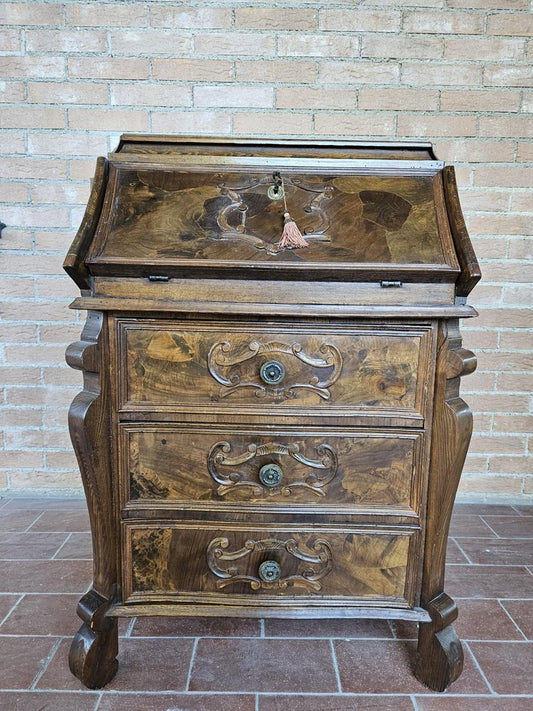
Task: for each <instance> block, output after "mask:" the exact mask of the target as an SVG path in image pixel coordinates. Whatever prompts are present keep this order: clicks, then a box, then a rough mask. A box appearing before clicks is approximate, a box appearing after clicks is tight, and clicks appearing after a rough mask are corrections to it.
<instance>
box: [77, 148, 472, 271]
mask: <svg viewBox="0 0 533 711" xmlns="http://www.w3.org/2000/svg"><path fill="white" fill-rule="evenodd" d="M397 153H398V155H399V156H400V157H396V158H395V159H394V160H391V159H383V158H382V157H379V158H376V159H372V158H368V157H367V158H364V159H361V158H359V157H346V155H347V154H346V152H345V153H344V154H343V157H341V158H339V157H337V156H335V155H333V156H330V157H325V156H324V152H323V151H322V152H321V154H319V155H317V156H315V157H313V156H312V155H309V154H308V155H307V156H305V157H301V156H286V155H274V156H268V155H267V156H265V155H259V156H255V155H250V154H249V155H218V154H210V153H209V152H208V150H205V151H204V152H203V153H202V154H198V153H193V152H191V153H187V152H184V151H182V152H181V153H167V154H161V153H153V154H150V153H129V152H120V153H115V154H111V156H110V170H109V180H108V184H107V189H106V195H105V199H104V204H103V208H102V214H101V217H100V221H99V224H98V228H97V230H96V234H95V239H94V240H93V244H92V245H91V248H90V250H89V253H88V255H87V257H88V258H87V265H88V268H89V270H90V272H91V273H92V274H97V275H121V276H148V275H151V274H161V275H168V276H187V275H194V274H198V273H200V272H201V273H203V274H204V275H209V274H211V275H216V274H217V273H218V274H220V273H223V274H227V275H230V274H233V275H238V276H240V277H242V276H244V275H245V274H246V273H250V276H251V275H252V274H253V278H265V279H277V278H283V279H285V278H296V279H299V278H300V279H301V278H305V279H308V278H311V279H327V280H329V279H339V280H352V279H353V280H375V279H376V278H377V279H380V278H381V279H386V278H402V279H404V280H406V281H448V282H454V281H456V279H457V275H458V273H459V271H460V270H459V264H458V261H457V257H456V253H455V248H454V243H453V237H452V234H451V231H450V224H449V220H448V217H447V212H446V204H445V196H444V188H443V180H442V171H443V164H442V163H440V162H439V161H436V160H431V159H427V160H412V159H403V160H402V159H401V156H402V154H401V151H398V152H397ZM367 154H368V151H367ZM348 155H349V154H348ZM287 211H288V212H289V213H290V215H291V217H292V218H293V219H294V221H295V223H296V225H297V226H298V228H299V230H300V231H301V233H302V235H303V238H304V240H305V242H306V243H307V246H305V247H300V248H290V247H289V248H288V247H283V246H281V245H280V239H281V236H282V232H283V228H284V214H285V213H286V212H287Z"/></svg>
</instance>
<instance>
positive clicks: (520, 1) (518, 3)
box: [446, 0, 528, 10]
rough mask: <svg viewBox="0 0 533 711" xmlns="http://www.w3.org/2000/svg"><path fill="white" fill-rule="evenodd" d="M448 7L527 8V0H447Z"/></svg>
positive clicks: (482, 8)
mask: <svg viewBox="0 0 533 711" xmlns="http://www.w3.org/2000/svg"><path fill="white" fill-rule="evenodd" d="M446 4H447V6H448V7H457V8H472V9H479V10H487V9H491V10H527V7H528V0H447V1H446Z"/></svg>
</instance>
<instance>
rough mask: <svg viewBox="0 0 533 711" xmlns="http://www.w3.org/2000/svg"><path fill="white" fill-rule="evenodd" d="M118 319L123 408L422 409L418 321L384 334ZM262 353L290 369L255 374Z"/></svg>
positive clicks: (423, 355)
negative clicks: (275, 381) (278, 378)
mask: <svg viewBox="0 0 533 711" xmlns="http://www.w3.org/2000/svg"><path fill="white" fill-rule="evenodd" d="M150 326H151V327H150ZM120 328H121V339H122V340H121V347H122V352H123V358H124V360H123V366H122V369H121V374H122V378H123V386H122V392H123V397H122V403H123V407H124V406H130V405H137V406H144V407H150V406H154V405H155V406H158V405H159V406H160V405H165V406H167V407H168V406H170V405H174V406H175V407H184V406H189V407H191V406H198V405H201V406H203V407H205V406H206V405H208V404H209V403H217V405H218V406H219V407H222V408H226V409H227V408H228V407H234V406H235V405H247V406H250V407H252V408H255V409H258V410H259V409H262V408H264V407H265V406H268V405H272V404H275V405H276V407H277V408H283V407H285V406H293V405H294V404H295V403H297V404H298V405H299V406H302V405H306V406H312V407H323V408H327V407H343V408H367V409H369V408H371V409H375V410H379V409H399V410H407V411H415V410H416V411H417V412H423V406H424V402H423V401H422V397H423V395H424V392H425V388H424V392H422V387H423V386H424V384H422V383H420V382H419V381H418V377H417V376H418V374H419V373H420V372H423V370H424V366H425V362H427V361H426V360H425V359H427V352H426V349H427V347H428V344H427V343H424V344H423V347H422V340H423V338H424V336H427V332H426V333H424V332H423V331H421V330H419V329H413V328H405V329H403V330H401V329H395V330H391V331H390V332H389V333H387V334H386V335H385V334H384V333H383V332H380V331H375V330H374V331H372V330H365V329H363V328H361V329H356V328H354V329H350V330H346V331H344V333H342V332H339V329H336V330H335V331H331V330H324V331H322V332H320V331H318V332H317V331H316V330H314V331H309V330H308V329H303V328H302V329H298V328H296V327H295V328H292V329H291V330H290V331H286V332H283V331H280V330H279V329H272V328H263V329H261V330H255V331H254V330H251V329H250V328H244V329H243V328H242V327H240V328H239V327H237V326H235V328H232V327H231V326H230V325H229V324H228V325H227V326H226V327H225V328H224V329H221V328H220V326H214V327H213V328H209V327H208V326H204V325H198V326H197V327H196V328H195V329H194V330H193V329H191V328H190V326H188V325H187V324H185V323H184V324H178V323H176V324H169V326H168V328H167V329H165V330H162V329H161V323H160V322H153V323H152V324H150V322H145V323H144V324H143V325H142V326H139V325H137V324H135V323H130V324H128V323H127V322H122V323H121V325H120ZM426 341H427V339H426ZM272 344H274V345H272ZM293 351H298V352H297V353H294V352H293ZM268 353H272V357H273V358H275V360H277V361H279V362H280V363H282V365H283V367H284V369H285V371H286V376H285V378H284V380H283V382H282V383H280V384H279V386H268V385H266V384H265V383H264V382H263V381H262V380H261V378H260V368H261V366H262V364H263V363H264V362H266V361H267V360H270V356H269V355H268ZM328 359H329V360H330V362H331V365H327V361H328ZM306 360H307V361H308V362H305V361H306ZM313 360H316V361H317V362H318V365H313V363H312V362H311V361H313ZM422 360H423V361H424V362H421V361H422ZM325 364H326V365H325ZM323 383H327V385H325V386H324V387H322V384H323Z"/></svg>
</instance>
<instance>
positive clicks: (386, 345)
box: [65, 136, 480, 690]
mask: <svg viewBox="0 0 533 711" xmlns="http://www.w3.org/2000/svg"><path fill="white" fill-rule="evenodd" d="M286 210H287V211H289V212H290V214H291V215H292V217H293V218H294V220H295V221H296V222H295V224H296V225H297V226H298V227H299V229H300V230H301V232H302V233H303V235H304V239H305V241H306V242H307V246H306V247H301V248H298V249H291V248H287V247H281V246H280V245H279V241H280V237H281V233H282V230H283V224H284V218H283V215H284V213H285V211H286ZM293 226H294V223H293ZM65 269H66V270H67V272H68V273H69V274H70V276H71V277H72V278H73V279H74V281H75V282H76V283H77V284H78V285H79V287H80V289H81V294H82V295H81V298H79V299H77V300H76V301H75V302H74V304H73V307H74V308H77V309H86V310H87V311H88V318H87V322H86V325H85V328H84V330H83V334H82V337H81V341H80V342H78V343H75V344H73V345H72V346H70V347H69V349H68V351H67V360H68V362H69V364H70V365H71V366H72V367H74V368H79V369H81V370H83V373H84V389H83V392H81V393H80V394H79V395H78V396H77V397H76V399H75V400H74V402H73V403H72V407H71V410H70V430H71V436H72V442H73V445H74V448H75V450H76V454H77V457H78V461H79V465H80V469H81V473H82V476H83V482H84V486H85V491H86V495H87V502H88V506H89V513H90V517H91V526H92V537H93V549H94V583H93V587H92V589H91V590H90V592H88V593H87V594H86V595H84V596H83V598H82V599H81V601H80V603H79V606H78V614H79V615H80V617H81V619H82V620H83V625H82V627H81V628H80V630H79V632H78V634H77V635H76V637H75V639H74V641H73V643H72V648H71V654H70V666H71V669H72V671H73V673H74V674H75V675H76V676H78V677H79V678H80V679H81V680H82V681H83V682H84V683H85V684H86V685H87V686H89V687H94V688H98V687H101V686H103V685H104V684H106V683H107V682H108V681H109V680H110V679H111V678H112V677H113V675H114V674H115V672H116V669H117V661H116V654H117V617H118V616H139V615H230V616H254V617H258V616H260V617H266V616H274V617H306V618H313V617H330V616H331V617H379V618H399V619H410V620H417V621H419V623H420V625H419V630H420V631H419V644H418V658H417V663H416V667H415V670H414V673H415V674H416V676H417V677H418V678H419V679H420V680H421V681H422V682H424V683H425V684H427V685H428V686H429V687H430V688H432V689H436V690H443V689H445V688H446V687H447V686H448V685H449V684H450V683H451V682H452V681H453V680H454V679H456V678H457V676H458V675H459V674H460V672H461V668H462V650H461V644H460V642H459V640H458V639H457V636H456V635H455V632H454V631H453V628H452V627H451V623H452V622H453V620H454V619H455V617H456V615H457V612H456V607H455V604H454V602H453V600H452V599H451V598H450V597H449V596H448V595H446V593H445V592H444V590H443V578H444V562H445V550H446V542H447V534H448V526H449V520H450V514H451V510H452V505H453V501H454V496H455V492H456V488H457V485H458V481H459V477H460V474H461V469H462V465H463V462H464V457H465V454H466V451H467V447H468V443H469V439H470V434H471V414H470V411H469V410H468V407H467V406H466V405H465V403H464V402H463V401H462V400H461V399H460V398H459V380H460V376H461V375H464V374H467V373H470V372H472V371H473V370H474V368H475V358H474V356H473V354H472V353H470V352H469V351H466V350H464V349H462V348H461V339H460V334H459V329H458V323H459V319H460V318H463V317H470V316H473V315H475V312H474V310H473V309H472V308H471V307H469V306H467V305H466V296H467V294H468V293H469V292H470V290H471V289H472V287H473V286H474V285H475V283H476V282H477V280H478V279H479V276H480V274H479V269H478V265H477V262H476V259H475V256H474V254H473V251H472V247H471V244H470V241H469V239H468V235H467V232H466V229H465V225H464V221H463V218H462V215H461V210H460V206H459V200H458V197H457V191H456V184H455V180H454V172H453V168H451V167H444V165H443V164H442V163H441V162H439V161H437V160H436V159H435V156H434V155H433V152H432V149H431V146H430V145H429V144H425V143H399V144H392V143H391V144H377V143H350V142H345V141H338V142H327V143H326V142H321V141H315V142H313V143H308V144H306V143H305V142H302V141H297V140H293V141H263V140H261V141H252V140H231V139H220V140H218V139H217V140H215V139H211V140H207V139H195V138H178V137H168V136H167V137H165V136H157V137H156V136H150V137H147V136H124V137H123V138H122V140H121V142H120V145H119V147H118V149H117V151H116V152H115V153H112V154H111V155H110V156H109V158H108V159H104V158H100V159H99V160H98V165H97V170H96V176H95V180H94V184H93V188H92V193H91V196H90V200H89V205H88V208H87V212H86V214H85V217H84V220H83V223H82V225H81V227H80V230H79V232H78V234H77V236H76V239H75V241H74V243H73V245H72V247H71V249H70V251H69V253H68V255H67V258H66V261H65ZM354 673H355V674H357V673H359V672H358V671H357V670H354Z"/></svg>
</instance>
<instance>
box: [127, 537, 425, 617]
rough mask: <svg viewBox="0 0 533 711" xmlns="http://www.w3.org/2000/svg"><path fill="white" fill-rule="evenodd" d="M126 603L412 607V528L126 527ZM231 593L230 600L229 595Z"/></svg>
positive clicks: (413, 540) (414, 544) (415, 543)
mask: <svg viewBox="0 0 533 711" xmlns="http://www.w3.org/2000/svg"><path fill="white" fill-rule="evenodd" d="M124 529H125V530H124V534H125V535H124V541H125V557H124V560H125V561H126V562H125V565H124V570H123V586H124V587H123V589H124V595H125V598H124V601H125V602H135V601H140V600H146V601H149V600H152V601H155V600H160V601H165V600H169V599H175V598H180V599H183V600H187V599H192V598H194V601H195V602H197V603H198V604H201V603H202V602H209V601H212V602H216V601H217V600H220V599H223V600H224V601H225V602H226V603H228V602H229V601H230V600H231V599H233V598H235V600H237V599H239V600H240V601H244V604H246V600H248V601H249V602H250V603H251V604H254V601H257V599H258V598H259V599H261V600H268V602H269V603H272V602H275V601H276V600H278V601H280V602H281V601H283V599H286V598H293V599H294V598H297V599H301V598H302V599H305V598H308V599H309V598H313V599H315V601H316V599H317V598H320V599H324V598H325V597H329V598H332V599H334V598H341V599H350V600H352V601H355V600H356V601H363V602H366V603H368V604H378V605H379V604H380V603H381V604H383V605H384V604H395V605H404V606H409V607H410V606H413V605H414V604H415V602H416V601H415V599H414V591H415V590H416V584H415V578H416V548H417V546H418V543H419V533H418V531H415V530H412V529H410V530H409V529H401V528H396V529H390V530H372V529H370V528H368V529H364V528H359V529H352V530H350V529H348V530H346V529H344V530H339V528H332V527H331V528H326V527H315V528H313V529H308V530H306V528H305V527H299V528H296V527H294V526H293V527H283V528H280V527H274V526H272V527H261V528H253V527H246V528H243V527H241V526H239V525H237V524H233V525H232V524H228V525H225V524H213V523H206V524H202V525H201V526H200V525H198V524H193V523H191V524H188V523H173V524H169V523H151V524H145V525H142V524H138V523H137V524H124ZM228 598H229V600H228Z"/></svg>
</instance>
